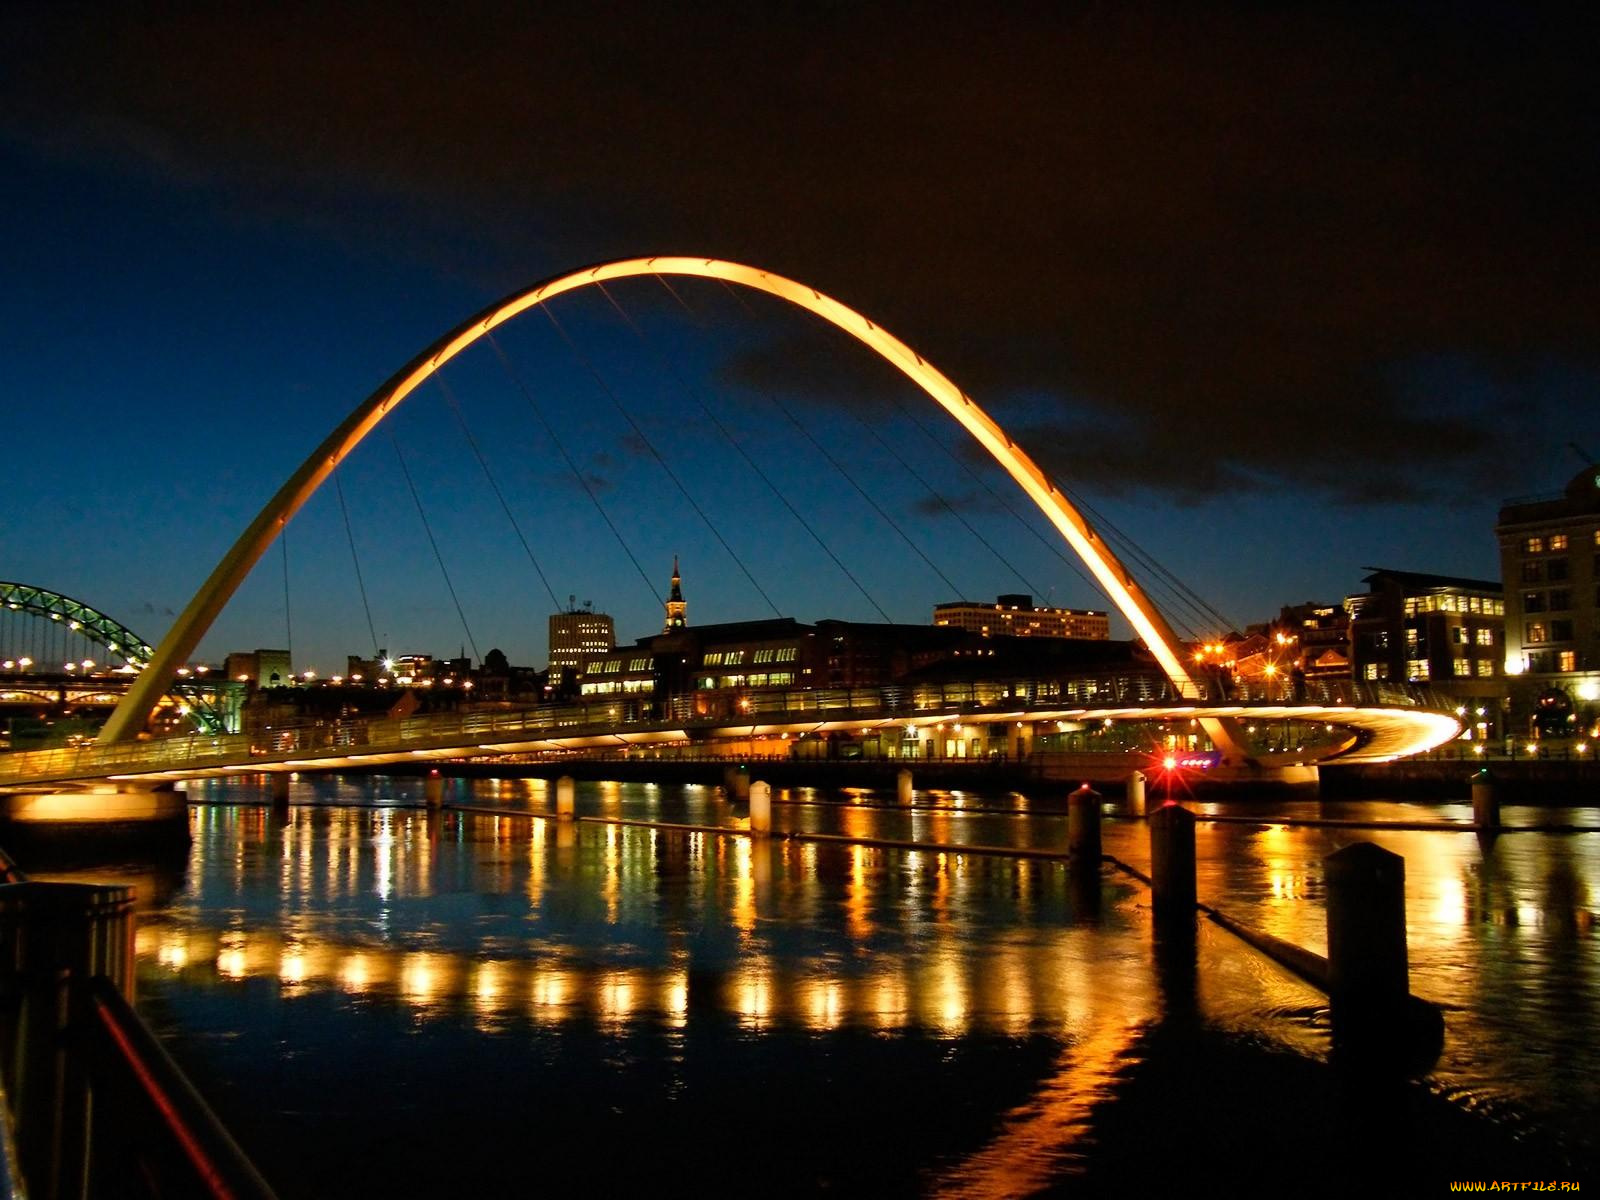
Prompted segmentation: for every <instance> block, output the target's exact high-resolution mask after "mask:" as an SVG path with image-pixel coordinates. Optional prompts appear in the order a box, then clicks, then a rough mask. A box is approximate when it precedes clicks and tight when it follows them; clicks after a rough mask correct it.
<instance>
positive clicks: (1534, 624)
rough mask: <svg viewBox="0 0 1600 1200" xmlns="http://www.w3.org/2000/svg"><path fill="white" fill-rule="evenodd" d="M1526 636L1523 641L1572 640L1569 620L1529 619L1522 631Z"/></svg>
mask: <svg viewBox="0 0 1600 1200" xmlns="http://www.w3.org/2000/svg"><path fill="white" fill-rule="evenodd" d="M1523 632H1524V633H1525V634H1526V635H1527V636H1526V637H1524V638H1523V639H1522V640H1523V641H1525V642H1570V641H1571V640H1572V622H1571V621H1529V622H1528V624H1527V627H1526V628H1525V629H1524V631H1523Z"/></svg>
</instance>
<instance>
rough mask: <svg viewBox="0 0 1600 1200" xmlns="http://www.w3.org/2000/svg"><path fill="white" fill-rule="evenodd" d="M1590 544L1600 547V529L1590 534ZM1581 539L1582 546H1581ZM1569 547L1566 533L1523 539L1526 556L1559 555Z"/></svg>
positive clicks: (1523, 549) (1539, 535)
mask: <svg viewBox="0 0 1600 1200" xmlns="http://www.w3.org/2000/svg"><path fill="white" fill-rule="evenodd" d="M1589 541H1590V544H1592V545H1594V546H1596V547H1600V529H1596V530H1594V531H1593V532H1592V533H1590V534H1589ZM1581 544H1582V543H1581V539H1580V545H1581ZM1567 546H1568V541H1567V535H1566V534H1564V533H1546V534H1537V535H1535V536H1533V537H1528V538H1523V539H1522V552H1523V553H1524V554H1544V553H1546V552H1548V553H1551V554H1559V553H1560V552H1561V551H1563V550H1565V549H1566V548H1567Z"/></svg>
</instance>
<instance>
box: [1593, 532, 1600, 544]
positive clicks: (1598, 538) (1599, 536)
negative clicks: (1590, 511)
mask: <svg viewBox="0 0 1600 1200" xmlns="http://www.w3.org/2000/svg"><path fill="white" fill-rule="evenodd" d="M1594 544H1595V545H1596V546H1600V529H1596V530H1595V531H1594Z"/></svg>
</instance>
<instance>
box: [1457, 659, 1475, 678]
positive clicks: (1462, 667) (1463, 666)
mask: <svg viewBox="0 0 1600 1200" xmlns="http://www.w3.org/2000/svg"><path fill="white" fill-rule="evenodd" d="M1456 674H1457V675H1471V674H1472V664H1471V663H1470V662H1468V661H1467V660H1466V659H1464V658H1458V659H1456Z"/></svg>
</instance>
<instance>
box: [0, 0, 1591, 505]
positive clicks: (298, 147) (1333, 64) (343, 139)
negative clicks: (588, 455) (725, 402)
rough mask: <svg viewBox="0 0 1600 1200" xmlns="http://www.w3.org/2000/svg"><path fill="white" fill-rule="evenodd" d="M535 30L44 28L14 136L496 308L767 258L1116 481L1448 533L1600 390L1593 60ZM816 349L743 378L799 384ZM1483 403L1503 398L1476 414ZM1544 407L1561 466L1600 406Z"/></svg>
mask: <svg viewBox="0 0 1600 1200" xmlns="http://www.w3.org/2000/svg"><path fill="white" fill-rule="evenodd" d="M330 7H331V6H330ZM536 13H537V15H531V14H530V11H529V10H528V9H526V8H524V7H523V6H490V5H475V4H470V3H466V4H452V5H450V6H448V8H441V9H438V10H428V11H426V12H425V13H422V12H409V13H408V12H406V11H404V9H403V8H400V7H397V6H392V5H384V6H362V5H347V6H338V7H337V10H336V11H333V12H329V11H327V10H326V9H325V8H324V7H323V6H303V7H297V6H274V7H271V8H256V7H246V6H239V7H233V6H214V7H208V8H206V9H204V10H202V11H200V12H199V13H195V12H186V13H183V14H182V15H181V16H169V15H165V14H164V12H163V10H162V9H161V8H160V7H159V6H155V7H139V8H137V9H132V8H130V9H126V10H119V11H107V10H105V9H103V8H102V7H100V6H83V7H75V6H48V7H45V6H32V7H31V6H26V5H18V6H13V7H12V8H11V9H10V10H9V11H8V16H7V17H6V18H5V20H6V22H7V28H6V29H5V33H6V34H7V41H8V44H9V45H10V46H11V52H10V54H9V55H8V57H9V59H10V66H9V67H8V72H7V76H8V81H7V82H4V83H0V112H5V113H9V114H10V116H9V117H7V118H0V121H3V124H0V132H3V134H4V136H6V137H7V138H9V139H10V140H11V141H12V142H13V143H14V144H21V145H25V146H27V147H29V148H31V149H32V150H33V151H34V152H37V153H47V154H50V155H53V156H56V157H58V158H66V159H71V160H74V161H79V162H84V163H93V164H96V165H97V166H98V167H100V168H102V169H107V168H109V169H112V170H115V171H118V172H121V173H122V174H124V175H127V176H133V177H142V178H145V179H147V180H150V181H155V182H158V183H160V184H162V185H164V186H172V185H175V186H179V187H183V188H190V189H195V190H196V191H197V192H199V193H201V194H203V195H206V196H210V197H215V198H217V199H218V200H219V201H220V202H221V203H223V204H225V205H226V206H228V207H229V208H230V209H232V210H234V211H236V212H237V213H239V214H240V216H241V219H253V220H262V219H266V220H294V221H300V222H303V223H305V224H307V225H310V226H313V227H315V228H318V229H321V230H323V231H325V232H327V233H329V234H331V235H333V236H336V237H338V238H340V239H342V240H343V241H345V242H347V243H348V244H350V245H354V246H358V247H365V248H366V249H368V250H369V251H370V252H371V253H373V254H393V253H396V252H404V253H409V254H412V255H416V256H419V257H421V258H424V259H427V260H430V261H435V262H438V263H439V264H441V266H442V267H444V268H445V269H448V270H450V271H453V272H457V273H461V274H466V275H469V276H472V277H474V278H475V279H479V280H481V282H482V284H483V286H484V287H485V288H486V289H489V288H496V289H499V288H505V289H509V288H510V287H512V286H515V285H516V284H518V283H521V282H524V281H526V280H528V279H531V278H534V277H537V276H539V275H542V274H545V273H548V272H549V271H551V270H554V269H558V268H561V267H565V266H570V265H573V264H575V263H577V262H582V261H587V260H593V259H600V258H605V257H610V256H613V255H619V254H636V253H640V252H649V251H669V252H670V251H684V250H687V251H691V252H705V253H708V254H715V255H720V256H724V257H731V258H740V259H745V260H749V261H754V262H758V263H760V264H763V265H767V266H770V267H771V268H773V269H775V270H779V271H782V272H784V273H787V274H792V275H794V276H796V277H798V278H801V279H804V280H806V281H807V282H811V283H814V284H815V285H816V286H818V287H820V288H822V289H824V290H826V291H829V292H831V293H833V294H835V295H837V296H838V297H839V298H840V299H842V300H844V301H845V302H847V303H850V304H852V305H855V306H857V307H859V308H861V309H862V310H863V311H865V312H867V313H869V314H871V315H873V316H874V317H876V318H878V319H880V320H882V321H883V323H884V324H885V325H887V326H888V327H889V328H891V329H893V330H894V331H895V332H896V333H898V334H900V335H901V336H902V337H903V338H905V339H906V340H907V341H909V342H911V343H912V344H913V345H915V346H917V347H918V348H920V349H922V350H924V351H925V352H926V353H928V354H929V355H930V356H931V357H933V358H934V359H935V360H936V361H938V362H939V364H940V365H941V366H942V367H943V368H945V370H946V371H947V372H948V373H949V374H951V375H952V376H953V377H954V378H956V379H957V380H958V381H959V382H960V383H961V384H962V385H963V386H964V387H965V388H967V390H969V391H970V392H972V393H973V394H974V395H975V396H978V397H980V398H981V399H983V401H984V402H985V403H986V404H987V403H992V404H993V405H994V406H995V407H996V408H998V409H1001V410H1003V411H1004V412H1005V413H1006V414H1007V420H1008V421H1012V422H1016V423H1017V432H1018V433H1019V436H1020V437H1021V439H1022V440H1023V441H1024V442H1025V443H1026V444H1028V445H1030V446H1033V447H1035V448H1036V449H1037V451H1038V453H1039V457H1040V458H1041V459H1042V460H1043V461H1044V462H1045V463H1046V464H1047V466H1048V467H1049V468H1050V469H1051V470H1053V471H1056V472H1059V473H1060V474H1062V475H1063V477H1065V478H1069V479H1072V480H1075V481H1078V482H1081V483H1085V484H1092V485H1096V486H1105V487H1122V488H1130V489H1151V490H1157V491H1161V492H1164V493H1168V494H1171V495H1174V496H1180V497H1188V498H1197V497H1205V496H1214V495H1217V494H1220V493H1234V492H1240V491H1245V492H1252V491H1262V490H1270V489H1275V488H1281V487H1285V486H1296V487H1309V488H1313V489H1315V490H1317V491H1318V492H1320V493H1322V494H1324V495H1326V496H1327V497H1330V498H1333V499H1336V500H1339V501H1344V502H1349V503H1363V504H1365V503H1404V502H1412V501H1420V500H1428V499H1438V498H1449V497H1450V496H1452V495H1455V494H1457V493H1459V492H1462V491H1464V490H1466V489H1470V488H1473V487H1479V486H1484V485H1485V481H1492V480H1493V479H1494V478H1495V472H1496V470H1497V466H1498V464H1497V459H1498V458H1499V457H1500V456H1502V455H1503V452H1504V451H1503V447H1504V444H1505V442H1504V439H1505V437H1506V433H1507V428H1508V425H1507V422H1508V419H1509V418H1507V417H1506V416H1505V415H1503V414H1505V413H1506V412H1507V411H1508V410H1509V411H1511V412H1512V413H1515V412H1516V411H1519V410H1521V411H1530V410H1531V409H1533V408H1537V407H1538V406H1539V405H1540V404H1541V403H1545V401H1542V400H1541V399H1540V397H1546V398H1548V397H1551V396H1555V395H1557V393H1560V392H1561V390H1562V389H1561V387H1560V386H1558V385H1556V384H1551V383H1550V378H1552V377H1553V378H1556V379H1566V380H1571V379H1574V378H1581V379H1584V380H1586V381H1587V380H1590V379H1592V372H1593V371H1594V369H1595V366H1596V364H1597V362H1600V353H1597V345H1600V295H1597V292H1600V284H1597V282H1596V273H1595V272H1594V271H1593V269H1592V257H1593V255H1592V251H1593V249H1594V247H1595V245H1596V240H1597V239H1596V235H1597V233H1600V218H1597V215H1596V214H1597V209H1596V206H1595V204H1594V202H1593V198H1594V196H1595V194H1596V185H1597V184H1600V168H1597V153H1600V149H1597V148H1600V117H1597V112H1600V108H1597V106H1596V105H1595V104H1594V103H1593V95H1592V89H1593V82H1592V81H1593V78H1594V77H1595V71H1594V68H1595V64H1594V63H1593V61H1592V58H1593V51H1594V46H1595V44H1596V43H1595V36H1594V32H1595V31H1594V27H1593V25H1592V23H1591V24H1585V25H1584V26H1582V27H1575V26H1573V25H1571V24H1567V23H1565V21H1566V20H1567V19H1566V18H1562V19H1557V18H1555V17H1552V16H1550V15H1548V14H1544V13H1540V12H1537V11H1528V10H1524V9H1521V8H1515V7H1511V6H1498V5H1459V6H1458V5H1451V6H1426V5H1423V6H1393V11H1391V9H1390V8H1388V7H1384V6H1373V7H1372V8H1371V9H1370V10H1366V9H1364V10H1362V11H1359V12H1355V13H1343V12H1338V11H1337V10H1334V9H1332V8H1331V7H1330V8H1329V9H1326V10H1325V9H1323V8H1320V7H1316V8H1307V9H1289V10H1287V11H1270V10H1263V9H1260V8H1257V7H1254V6H1251V7H1245V8H1240V9H1233V8H1229V7H1220V6H1204V7H1203V8H1199V7H1197V8H1196V9H1190V8H1188V7H1172V8H1166V7H1160V6H1142V5H1104V6H1088V7H1083V8H1066V7H1065V6H1059V7H1057V6H1050V7H1045V6H1040V7H1038V8H1032V7H1029V6H1014V5H1006V6H995V7H994V8H993V9H992V10H979V9H977V8H956V7H954V6H950V7H948V8H946V7H943V6H941V7H939V8H937V9H935V8H934V7H933V6H916V7H901V6H892V5H889V6H873V7H871V8H869V9H868V10H866V11H861V10H859V9H858V8H857V7H856V6H849V5H830V4H805V5H800V4H796V5H776V6H767V5H761V6H758V5H751V6H732V5H727V6H717V5H710V6H701V7H698V8H696V9H694V10H692V11H691V10H689V9H687V8H685V7H683V6H652V7H642V8H638V9H633V8H628V7H619V6H610V5H584V6H573V7H571V8H566V7H561V6H554V7H551V6H539V7H538V8H537V10H536ZM486 264H493V265H486ZM787 353H788V350H787V349H786V347H785V346H784V345H782V344H778V345H774V346H772V347H770V348H769V349H768V350H765V351H761V352H759V353H756V354H754V355H752V356H751V357H750V358H748V359H747V360H745V361H743V362H741V363H739V364H737V365H736V366H735V367H734V368H733V376H734V378H736V379H737V380H739V381H740V382H742V383H744V384H746V385H747V386H751V387H766V386H777V385H778V383H779V381H781V380H782V379H783V378H784V376H785V373H786V370H787V368H788V367H789V366H790V361H789V360H788V358H786V354H787ZM1441 360H1447V361H1449V362H1452V363H1455V364H1457V367H1458V369H1457V370H1456V371H1454V372H1444V373H1435V374H1431V375H1430V370H1429V368H1428V367H1426V366H1425V365H1423V366H1418V364H1428V363H1432V362H1437V361H1441ZM815 365H816V364H812V366H813V367H815ZM1541 373H1542V374H1541ZM1535 375H1540V376H1541V378H1542V379H1543V382H1540V381H1539V380H1537V379H1534V378H1533V377H1534V376H1535ZM1482 380H1491V381H1498V382H1494V383H1492V384H1491V386H1490V387H1489V390H1490V391H1491V392H1492V393H1493V394H1494V398H1495V402H1494V403H1493V404H1478V403H1466V404H1464V403H1462V402H1461V401H1460V395H1461V392H1462V390H1463V389H1467V390H1470V389H1471V388H1472V387H1473V386H1475V384H1474V383H1473V381H1482ZM1508 381H1509V382H1508ZM834 388H835V390H836V391H838V392H839V393H840V394H844V393H846V392H847V391H848V390H849V389H850V388H854V389H855V391H854V393H853V394H854V396H855V397H856V398H857V399H859V400H861V402H862V403H864V404H867V405H871V404H875V403H877V401H875V400H874V399H873V396H874V392H873V391H872V390H871V389H867V390H866V391H862V389H861V388H860V386H859V384H846V383H844V382H842V381H841V382H839V383H838V384H836V385H834ZM1570 391H1571V389H1570V388H1569V389H1568V393H1570ZM1588 396H1589V397H1591V398H1592V392H1589V393H1588ZM1549 403H1550V404H1551V405H1553V406H1554V407H1551V408H1550V409H1549V421H1548V422H1546V424H1547V425H1548V429H1545V428H1540V429H1539V430H1537V431H1535V432H1536V433H1537V434H1538V436H1542V437H1547V438H1548V437H1554V436H1555V431H1556V430H1558V429H1559V428H1560V427H1561V425H1562V420H1563V414H1565V415H1566V417H1567V418H1569V419H1570V417H1571V414H1572V413H1573V412H1574V411H1575V409H1574V405H1577V404H1580V403H1587V401H1580V400H1579V399H1577V398H1576V397H1575V396H1574V395H1571V394H1565V398H1564V399H1562V400H1561V401H1560V402H1559V403H1557V402H1556V401H1553V400H1552V401H1549ZM1589 427H1590V428H1592V427H1593V426H1592V419H1590V426H1589ZM1526 433H1527V429H1526V427H1524V434H1525V435H1526ZM1561 440H1564V439H1557V440H1556V441H1555V442H1554V443H1553V444H1554V445H1555V446H1557V447H1559V445H1560V442H1561Z"/></svg>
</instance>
